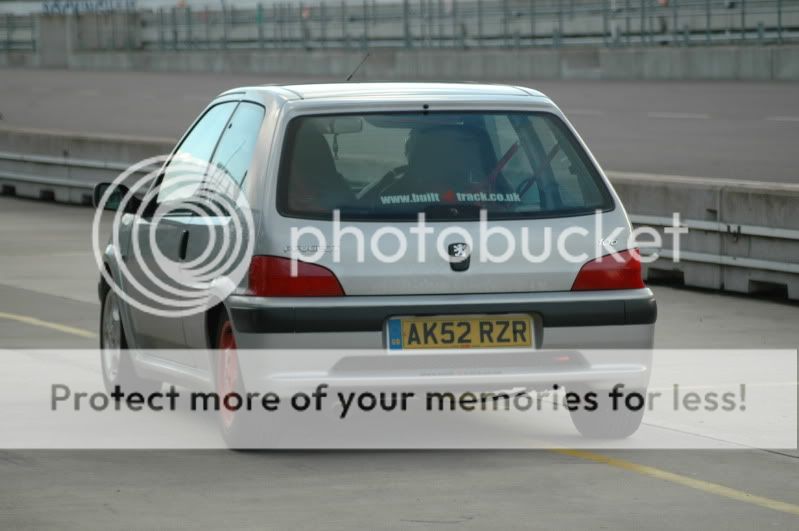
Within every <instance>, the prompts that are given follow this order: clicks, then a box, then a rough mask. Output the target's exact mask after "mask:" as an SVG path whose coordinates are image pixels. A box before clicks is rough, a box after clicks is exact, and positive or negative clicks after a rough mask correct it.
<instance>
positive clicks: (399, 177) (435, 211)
mask: <svg viewBox="0 0 799 531" xmlns="http://www.w3.org/2000/svg"><path fill="white" fill-rule="evenodd" d="M276 205H277V209H278V212H279V214H280V216H279V217H277V218H276V219H273V220H270V221H269V223H270V226H269V227H268V228H267V230H266V231H265V232H266V235H267V236H266V237H267V239H268V241H267V242H266V244H267V246H266V248H267V249H270V250H271V251H270V252H269V254H272V255H277V256H284V257H287V256H293V257H299V258H300V259H301V260H303V261H309V262H314V263H316V264H319V265H321V266H324V267H326V268H327V269H329V270H330V271H331V272H332V273H333V274H334V275H335V277H336V278H337V279H338V281H339V282H340V284H341V287H342V288H343V291H344V293H346V294H347V295H419V294H425V295H432V294H465V293H510V292H539V291H541V292H543V291H567V290H569V289H571V287H572V284H573V283H574V280H575V277H576V276H577V273H578V272H579V271H580V268H581V267H582V266H583V265H584V264H585V263H586V262H588V261H590V260H592V259H594V258H596V257H597V256H599V255H602V254H607V253H608V252H610V249H618V250H622V249H624V248H625V243H626V241H627V236H628V232H629V226H628V223H627V220H626V216H625V215H624V212H623V210H622V209H621V208H620V207H619V206H618V205H616V204H615V202H614V199H613V196H612V194H611V193H610V191H609V190H608V188H607V186H606V184H605V182H604V180H603V179H602V178H601V176H600V174H599V172H598V170H597V169H596V167H595V166H594V164H593V162H592V161H591V159H590V157H589V156H588V154H587V153H586V152H585V150H584V149H583V148H582V146H581V145H580V143H579V142H578V141H577V139H576V138H575V137H574V135H573V134H572V133H571V131H570V129H569V128H568V127H567V126H566V124H565V123H563V121H562V120H561V119H560V118H559V117H558V116H556V115H554V114H552V113H548V112H501V111H496V112H495V111H492V112H429V113H428V112H401V113H385V114H360V115H353V114H350V115H335V116H333V115H324V116H302V117H298V118H294V119H293V120H292V121H291V122H290V123H289V126H288V129H287V135H286V141H285V144H284V149H283V152H282V156H281V166H280V171H279V178H278V190H277V203H276Z"/></svg>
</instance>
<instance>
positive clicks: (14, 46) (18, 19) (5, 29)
mask: <svg viewBox="0 0 799 531" xmlns="http://www.w3.org/2000/svg"><path fill="white" fill-rule="evenodd" d="M34 24H35V19H34V18H33V17H30V16H18V15H0V50H20V51H33V50H35V49H36V30H35V26H34Z"/></svg>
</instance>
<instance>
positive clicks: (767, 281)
mask: <svg viewBox="0 0 799 531" xmlns="http://www.w3.org/2000/svg"><path fill="white" fill-rule="evenodd" d="M172 145H173V141H171V140H167V139H141V138H133V137H107V136H95V135H73V134H68V133H52V132H48V133H45V132H42V131H20V130H2V129H0V191H2V193H3V194H6V195H12V194H13V195H18V196H23V197H33V198H41V199H52V200H56V201H61V202H70V203H79V204H88V203H90V202H91V188H92V186H93V185H94V184H95V183H97V182H101V181H110V180H113V179H114V177H116V176H117V175H118V174H119V173H120V172H121V171H123V170H125V169H126V168H127V167H128V166H129V165H130V164H132V163H134V162H138V161H140V160H142V159H145V158H148V157H151V156H155V155H159V154H163V153H168V152H169V151H170V150H171V148H172ZM608 175H609V177H610V178H611V180H612V181H613V183H614V186H615V188H616V190H617V191H618V192H619V194H620V195H621V197H622V200H623V201H624V204H625V206H626V208H627V210H628V212H630V213H631V215H630V218H631V220H632V221H633V223H634V224H636V225H647V226H651V227H654V228H655V229H656V230H658V231H659V232H660V233H661V234H662V235H663V239H664V246H663V250H662V251H661V257H662V258H660V259H659V260H658V261H656V262H655V263H653V264H650V265H648V266H647V267H646V268H645V271H646V275H647V277H648V278H649V279H651V280H654V279H662V278H667V279H677V280H679V281H681V282H684V283H685V284H686V285H688V286H696V287H703V288H711V289H720V290H728V291H734V292H740V293H757V292H764V291H769V292H771V291H777V292H782V293H783V294H784V295H786V296H787V297H788V298H790V299H793V300H799V185H794V184H782V183H764V182H751V181H737V180H725V179H700V178H693V177H675V176H665V175H648V174H635V173H620V172H608ZM674 212H679V214H680V221H681V224H682V225H683V226H685V227H687V228H688V229H689V231H688V233H687V234H686V235H683V237H682V241H681V245H680V253H681V257H680V261H679V262H678V263H674V262H673V261H672V260H671V259H670V258H671V253H670V251H669V249H671V237H670V235H668V234H665V232H664V230H663V229H664V228H665V227H666V226H669V225H671V223H672V214H673V213H674Z"/></svg>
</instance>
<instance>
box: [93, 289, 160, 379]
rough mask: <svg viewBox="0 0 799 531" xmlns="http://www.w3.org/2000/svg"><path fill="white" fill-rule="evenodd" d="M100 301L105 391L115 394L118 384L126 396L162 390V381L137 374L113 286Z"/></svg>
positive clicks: (101, 357) (101, 349)
mask: <svg viewBox="0 0 799 531" xmlns="http://www.w3.org/2000/svg"><path fill="white" fill-rule="evenodd" d="M101 304H102V306H101V308H100V365H101V367H102V372H103V383H104V384H105V390H106V392H108V393H109V394H110V393H113V392H114V391H115V390H116V388H117V387H119V389H120V390H121V391H122V392H123V393H125V394H126V395H127V394H129V393H133V392H137V393H142V394H144V395H147V394H150V393H154V392H157V391H159V390H160V389H161V383H160V382H156V381H153V380H147V379H145V378H142V377H140V376H139V375H138V374H136V369H134V367H133V362H132V361H131V359H130V351H129V350H128V343H127V340H126V339H125V329H124V328H123V325H122V318H121V315H120V311H119V298H118V297H117V295H116V293H114V290H113V289H110V288H108V289H107V290H106V292H105V294H104V295H103V298H102V301H101Z"/></svg>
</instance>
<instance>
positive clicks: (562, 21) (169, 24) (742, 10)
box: [134, 0, 799, 49]
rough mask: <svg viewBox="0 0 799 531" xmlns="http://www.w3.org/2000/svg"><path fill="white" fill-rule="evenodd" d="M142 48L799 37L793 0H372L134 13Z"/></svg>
mask: <svg viewBox="0 0 799 531" xmlns="http://www.w3.org/2000/svg"><path fill="white" fill-rule="evenodd" d="M136 30H137V31H138V32H139V33H138V35H139V37H140V38H139V39H134V40H137V41H138V42H140V44H141V46H143V47H145V48H157V49H187V48H201V49H202V48H258V47H260V48H308V49H318V48H358V47H360V48H370V47H405V48H414V47H425V48H431V47H432V48H434V47H459V48H469V47H475V48H477V47H532V46H547V47H560V46H579V45H583V46H625V45H636V46H640V45H664V44H670V45H694V44H696V45H699V44H713V43H716V44H718V43H731V42H735V43H738V42H742V41H743V42H753V43H766V42H768V43H773V42H785V41H788V40H795V39H798V38H799V1H797V0H736V1H729V0H712V1H711V0H565V1H556V0H467V1H454V0H404V1H403V0H397V1H396V2H394V3H382V2H381V3H377V2H375V1H374V0H344V1H341V2H337V1H328V2H323V1H322V2H313V3H300V2H291V3H289V2H285V3H277V4H271V5H268V6H267V5H259V6H258V8H257V9H255V10H237V9H234V8H229V9H227V10H224V11H220V10H210V9H200V10H198V9H191V8H183V9H180V8H175V9H170V10H159V11H156V12H143V13H140V27H138V28H136Z"/></svg>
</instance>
